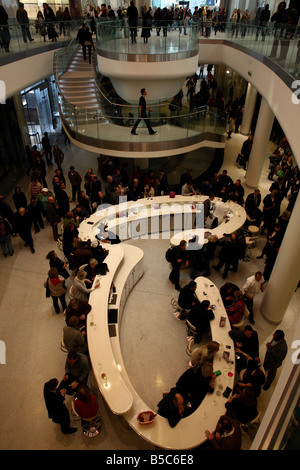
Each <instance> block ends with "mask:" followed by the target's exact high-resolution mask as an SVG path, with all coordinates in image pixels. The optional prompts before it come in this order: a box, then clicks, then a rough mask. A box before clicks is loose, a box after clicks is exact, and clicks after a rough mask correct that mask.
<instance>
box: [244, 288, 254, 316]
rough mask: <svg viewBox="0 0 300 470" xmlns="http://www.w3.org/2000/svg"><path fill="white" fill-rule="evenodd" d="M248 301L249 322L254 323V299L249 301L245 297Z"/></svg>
mask: <svg viewBox="0 0 300 470" xmlns="http://www.w3.org/2000/svg"><path fill="white" fill-rule="evenodd" d="M244 297H245V300H246V307H247V309H248V310H249V313H250V315H249V321H250V322H253V321H254V315H253V299H249V297H247V296H246V295H245V296H244Z"/></svg>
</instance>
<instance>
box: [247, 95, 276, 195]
mask: <svg viewBox="0 0 300 470" xmlns="http://www.w3.org/2000/svg"><path fill="white" fill-rule="evenodd" d="M273 122H274V114H273V112H272V110H271V108H270V106H269V105H268V103H267V101H266V100H265V99H264V98H262V99H261V105H260V111H259V115H258V118H257V123H256V127H255V133H254V139H253V146H252V151H251V154H250V158H249V162H248V169H247V174H246V184H247V185H248V186H250V187H252V188H256V187H257V186H258V183H259V180H260V177H261V173H262V169H263V166H264V162H265V158H266V154H267V149H268V144H269V140H270V134H271V130H272V126H273Z"/></svg>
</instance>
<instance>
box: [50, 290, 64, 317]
mask: <svg viewBox="0 0 300 470" xmlns="http://www.w3.org/2000/svg"><path fill="white" fill-rule="evenodd" d="M58 299H59V300H60V303H61V306H62V309H63V311H64V310H66V308H67V304H66V299H65V294H63V295H60V296H59V297H53V296H52V301H53V307H54V310H55V312H56V313H57V314H58V313H60V308H59V305H58Z"/></svg>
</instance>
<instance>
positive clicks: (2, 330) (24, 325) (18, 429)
mask: <svg viewBox="0 0 300 470" xmlns="http://www.w3.org/2000/svg"><path fill="white" fill-rule="evenodd" d="M244 139H245V137H243V136H241V135H236V134H234V135H233V137H232V139H231V140H230V141H228V142H227V144H226V155H225V163H224V165H223V168H226V169H227V170H228V173H229V174H230V175H231V176H232V178H233V179H236V178H238V177H239V178H241V179H242V182H243V181H244V179H243V178H244V171H243V170H241V169H239V168H237V167H236V166H235V165H234V161H235V158H236V155H237V153H238V151H239V150H240V147H241V144H242V142H243V140H244ZM273 147H274V145H273V144H270V149H271V148H273ZM62 148H63V150H64V152H65V162H64V165H63V166H64V169H65V171H66V172H67V169H68V167H69V165H70V164H74V165H75V167H76V168H77V169H78V170H79V171H80V173H81V175H82V176H83V175H84V174H85V171H86V170H87V168H89V167H92V168H94V170H96V169H97V155H95V154H92V153H88V152H85V151H83V150H81V149H78V148H76V147H75V146H74V145H71V146H70V147H69V148H66V147H65V146H63V145H62ZM204 154H205V153H204ZM176 161H177V168H176V169H175V170H174V173H173V175H177V176H178V175H180V174H181V170H182V171H184V170H185V169H186V167H187V161H186V160H185V158H184V157H182V158H177V159H176ZM149 165H150V163H149ZM188 166H192V163H191V161H190V160H189V161H188ZM53 172H54V167H53V168H52V169H51V170H50V171H49V174H48V175H47V181H48V185H49V187H50V188H51V184H50V182H51V179H52V175H53ZM194 173H195V174H194V176H196V168H195V172H194ZM266 174H267V169H266V168H265V169H264V172H263V175H262V178H261V183H260V188H261V190H262V193H263V195H264V194H266V193H267V191H268V187H269V185H270V182H269V181H268V180H267V178H266ZM170 179H171V180H172V179H174V176H172V175H170ZM28 182H29V178H28V177H27V176H25V177H24V178H23V181H22V182H21V186H22V188H23V189H24V190H27V186H28ZM245 189H246V193H248V192H250V191H252V190H251V189H250V188H245ZM67 191H68V194H70V185H69V183H68V182H67ZM8 202H10V200H9V199H8ZM34 243H35V249H36V253H35V254H31V252H30V250H29V248H25V247H24V246H23V242H22V240H20V239H17V238H15V239H14V240H13V245H14V249H15V253H14V255H13V257H8V258H4V257H3V255H2V254H1V255H0V257H1V268H0V282H1V293H0V299H1V309H0V325H1V327H0V339H1V340H3V341H5V344H6V348H7V357H6V364H5V365H1V366H0V374H1V384H2V395H1V407H0V429H1V440H0V448H1V450H12V449H14V450H21V449H24V450H46V449H51V450H54V449H55V450H81V449H82V450H123V449H124V450H138V449H153V447H152V446H151V445H150V444H149V443H147V442H146V441H144V440H142V439H141V438H140V437H139V436H138V435H136V434H135V432H134V431H132V430H130V429H128V428H127V427H126V426H125V425H124V423H123V422H122V421H121V420H120V419H119V418H118V417H117V416H115V415H112V414H111V413H110V411H109V410H108V408H107V406H106V405H105V403H104V402H103V400H102V398H101V396H99V406H100V411H101V415H102V420H103V428H102V430H101V432H100V434H99V436H98V437H96V438H94V439H89V438H86V437H84V436H83V435H82V433H81V431H78V432H77V433H75V434H73V435H70V436H65V435H63V434H62V433H61V432H60V427H59V426H58V425H56V424H54V423H53V422H52V421H50V420H49V419H48V416H47V412H46V408H45V404H44V400H43V394H42V391H43V385H44V382H45V381H47V380H49V379H50V378H52V377H57V378H58V379H61V378H62V376H63V375H64V364H65V359H66V355H65V353H63V352H62V351H61V350H60V339H61V335H62V328H63V326H64V317H63V316H62V315H56V314H55V313H54V310H53V307H52V303H51V301H50V300H49V299H46V297H45V290H44V287H43V282H44V280H45V277H46V274H47V271H48V261H47V260H46V259H45V256H46V254H47V253H48V251H49V250H52V249H57V246H56V243H55V242H54V241H53V238H52V231H51V227H50V226H49V225H46V229H45V230H43V231H41V232H40V233H39V234H37V235H34ZM127 243H132V241H128V242H127ZM135 243H136V244H137V245H138V246H140V247H141V248H142V249H143V250H144V252H145V273H144V276H143V277H142V279H141V280H140V281H139V282H138V284H137V285H136V287H135V288H134V289H133V291H132V293H131V295H130V297H129V299H128V302H127V305H126V308H125V311H124V315H123V321H122V328H121V343H122V351H123V354H124V361H125V364H126V368H127V370H128V374H129V377H130V378H131V380H132V382H133V383H134V385H135V387H136V388H137V390H138V392H139V393H140V394H141V396H142V397H143V398H144V400H145V401H146V402H147V403H149V406H151V407H155V406H156V404H157V402H158V400H159V399H160V397H161V392H162V391H164V390H166V389H168V388H169V387H171V386H172V385H173V384H174V383H175V381H176V380H177V378H178V377H179V376H180V375H181V373H182V372H183V371H184V370H185V369H186V367H188V356H187V355H186V352H185V348H186V332H185V327H184V324H183V322H179V321H177V320H175V319H174V317H173V311H172V308H171V305H170V299H171V296H172V293H173V285H171V284H170V282H169V281H168V272H169V271H168V270H169V267H168V265H167V263H166V261H165V258H164V253H165V250H166V248H167V246H168V242H167V241H166V240H165V241H162V242H158V241H155V240H153V241H149V242H146V241H145V240H138V241H137V242H135ZM263 245H264V239H260V240H259V241H258V243H257V247H256V248H255V249H254V251H253V258H252V260H251V261H250V262H248V263H242V262H241V263H240V266H239V270H238V273H230V276H229V278H228V280H231V281H233V282H235V283H236V284H238V285H239V286H242V284H243V282H244V280H245V279H246V278H247V277H248V276H249V275H250V274H252V273H253V272H255V270H257V269H263V266H264V265H263V261H262V260H256V259H255V257H256V256H257V254H258V253H259V252H260V250H261V248H262V247H263ZM211 279H212V281H213V282H214V283H216V285H217V286H218V287H220V286H221V285H222V284H223V283H224V281H223V280H222V279H221V276H220V275H219V274H217V273H213V274H212V276H211ZM188 280H189V272H188V271H183V272H182V284H184V283H185V281H186V282H187V281H188ZM68 284H69V285H70V280H69V281H68ZM141 298H142V299H143V308H142V309H141V307H140V305H141V302H137V301H139V300H140V299H141ZM260 299H261V297H258V298H257V299H256V301H255V318H256V326H255V327H256V329H257V331H258V333H259V339H260V345H261V356H262V357H263V354H264V350H265V343H266V341H267V340H269V339H270V337H271V335H272V332H273V331H274V328H275V327H274V325H270V324H268V323H267V322H266V321H265V320H264V319H263V318H262V316H261V314H260V311H259V302H260ZM137 305H138V307H137ZM298 312H299V293H298V292H296V293H295V295H294V298H293V300H292V302H291V304H290V307H289V309H288V311H287V313H286V315H285V317H284V319H283V321H282V323H281V325H280V327H281V328H282V329H284V330H285V332H286V335H287V340H288V339H289V337H290V336H291V334H292V325H293V322H294V319H295V318H296V316H297V314H298ZM158 331H159V332H160V333H159V335H158V333H157V332H158ZM90 380H91V384H93V376H92V373H91V374H90ZM274 387H275V383H274V384H273V385H272V387H271V388H270V389H269V391H267V392H263V394H262V395H261V397H260V402H259V406H260V408H261V410H262V412H264V410H265V409H266V406H267V404H268V401H269V399H270V396H271V394H272V391H273V390H274ZM77 424H78V423H77ZM75 425H76V423H75ZM250 445H251V433H248V434H247V435H246V434H245V435H244V438H243V448H244V449H248V448H250Z"/></svg>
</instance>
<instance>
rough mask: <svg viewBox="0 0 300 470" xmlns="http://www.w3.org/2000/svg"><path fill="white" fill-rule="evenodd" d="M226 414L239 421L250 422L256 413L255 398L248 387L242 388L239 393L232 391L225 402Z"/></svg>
mask: <svg viewBox="0 0 300 470" xmlns="http://www.w3.org/2000/svg"><path fill="white" fill-rule="evenodd" d="M225 407H226V409H227V412H226V415H227V416H230V417H231V418H234V419H237V420H238V421H239V423H243V424H246V423H250V421H252V420H253V419H254V418H255V417H256V416H257V414H258V409H257V398H256V396H255V394H254V392H253V391H252V390H251V389H250V388H244V389H243V391H240V393H234V394H233V395H232V396H231V397H230V398H229V400H228V401H227V403H225Z"/></svg>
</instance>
